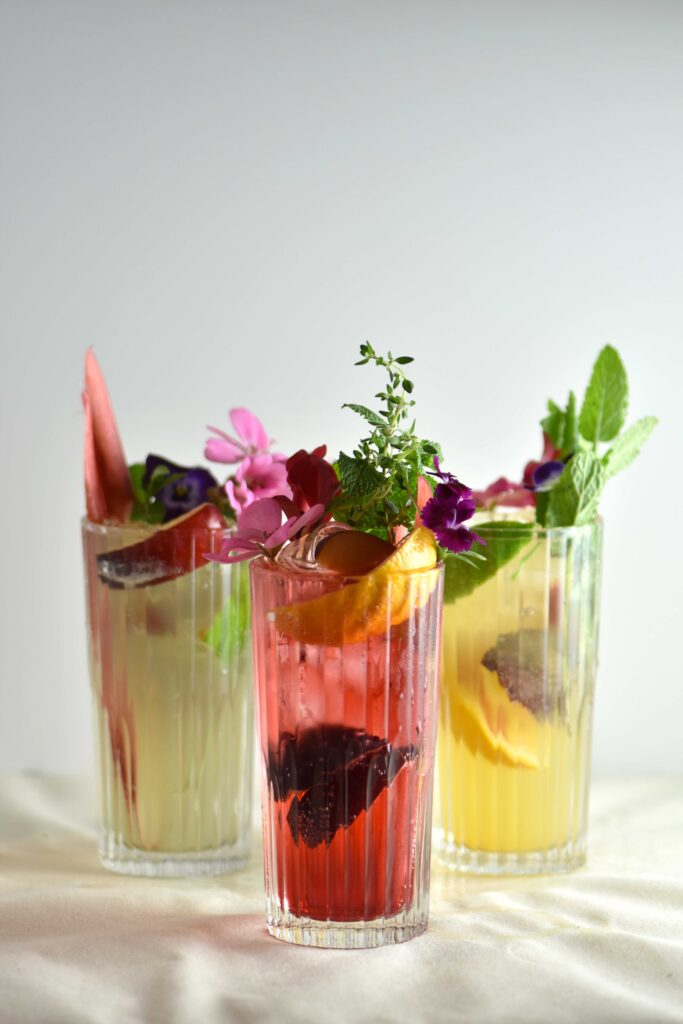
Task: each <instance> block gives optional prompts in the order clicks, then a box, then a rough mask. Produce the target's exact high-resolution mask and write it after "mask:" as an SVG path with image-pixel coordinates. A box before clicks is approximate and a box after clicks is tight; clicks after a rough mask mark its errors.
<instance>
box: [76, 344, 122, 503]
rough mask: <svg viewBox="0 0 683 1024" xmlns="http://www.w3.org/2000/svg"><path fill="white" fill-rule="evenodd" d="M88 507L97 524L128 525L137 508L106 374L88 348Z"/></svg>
mask: <svg viewBox="0 0 683 1024" xmlns="http://www.w3.org/2000/svg"><path fill="white" fill-rule="evenodd" d="M83 408H84V410H85V438H84V452H83V463H84V466H83V468H84V472H85V507H86V512H87V515H88V519H90V521H91V522H93V523H103V522H104V521H105V520H106V519H117V520H119V521H121V522H125V520H127V519H128V517H129V515H130V512H131V509H132V507H133V487H132V484H131V481H130V473H129V472H128V466H127V464H126V457H125V455H124V452H123V445H122V444H121V438H120V436H119V430H118V427H117V425H116V419H115V417H114V410H113V409H112V404H111V399H110V398H109V392H108V391H107V385H106V384H105V382H104V377H103V376H102V371H101V370H100V367H99V365H98V362H97V360H96V359H95V356H94V354H93V351H92V349H90V348H89V349H88V351H87V352H86V354H85V388H84V390H83Z"/></svg>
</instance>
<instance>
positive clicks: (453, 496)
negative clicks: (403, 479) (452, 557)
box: [422, 456, 486, 554]
mask: <svg viewBox="0 0 683 1024" xmlns="http://www.w3.org/2000/svg"><path fill="white" fill-rule="evenodd" d="M434 469H435V470H436V472H435V473H431V474H430V476H437V477H438V478H439V480H440V481H441V482H440V483H438V484H437V485H436V488H435V490H434V494H433V495H432V497H431V498H430V499H429V501H428V502H427V504H426V505H425V507H424V508H423V509H422V522H423V523H424V525H425V526H427V527H428V528H429V529H430V530H431V531H432V533H433V534H434V535H435V537H436V539H437V540H438V542H439V544H440V545H441V547H442V548H446V549H447V550H448V551H453V552H454V553H455V554H461V553H462V552H463V551H469V550H470V548H471V547H472V545H473V544H474V542H475V541H477V542H478V543H479V544H485V543H486V541H484V540H483V539H482V538H481V537H480V536H479V535H478V534H476V533H475V532H474V531H473V530H469V529H468V528H467V527H466V526H463V523H464V522H465V521H466V520H468V519H471V518H472V516H473V515H474V513H475V511H476V507H477V506H476V503H475V500H474V496H473V494H472V491H471V490H470V488H469V487H466V486H465V484H461V483H460V481H459V480H458V479H457V478H456V477H454V476H453V474H452V473H443V472H442V471H441V469H440V467H439V460H438V458H437V457H436V456H435V457H434Z"/></svg>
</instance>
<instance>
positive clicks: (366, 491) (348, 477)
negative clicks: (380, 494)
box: [337, 452, 386, 498]
mask: <svg viewBox="0 0 683 1024" xmlns="http://www.w3.org/2000/svg"><path fill="white" fill-rule="evenodd" d="M337 470H338V472H339V479H340V481H341V485H342V491H343V492H344V495H345V496H348V497H358V498H366V497H369V496H371V495H374V494H376V493H377V491H379V490H382V489H384V488H385V486H386V484H385V480H384V477H383V476H382V474H381V473H378V472H377V470H376V469H375V468H374V467H373V466H371V465H370V464H369V463H367V462H365V461H364V460H362V459H354V458H351V456H350V455H345V454H344V452H340V453H339V458H338V460H337Z"/></svg>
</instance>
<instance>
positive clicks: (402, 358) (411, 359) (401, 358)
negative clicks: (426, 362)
mask: <svg viewBox="0 0 683 1024" xmlns="http://www.w3.org/2000/svg"><path fill="white" fill-rule="evenodd" d="M394 362H395V363H400V364H401V366H406V365H407V364H408V363H414V362H415V356H396V359H395V360H394Z"/></svg>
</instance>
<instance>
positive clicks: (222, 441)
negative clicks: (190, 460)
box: [204, 427, 244, 463]
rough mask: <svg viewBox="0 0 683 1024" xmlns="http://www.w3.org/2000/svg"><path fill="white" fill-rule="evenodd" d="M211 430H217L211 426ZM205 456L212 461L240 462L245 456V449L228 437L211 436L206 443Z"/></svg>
mask: <svg viewBox="0 0 683 1024" xmlns="http://www.w3.org/2000/svg"><path fill="white" fill-rule="evenodd" d="M208 429H209V430H216V428H215V427H209V428H208ZM204 458H205V459H209V460H210V461H211V462H228V463H230V462H239V461H240V460H241V459H243V458H244V450H243V449H242V448H241V447H240V446H239V445H238V444H237V443H236V442H235V441H230V440H229V439H227V438H220V437H210V438H209V439H208V441H207V442H206V444H205V445H204Z"/></svg>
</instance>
